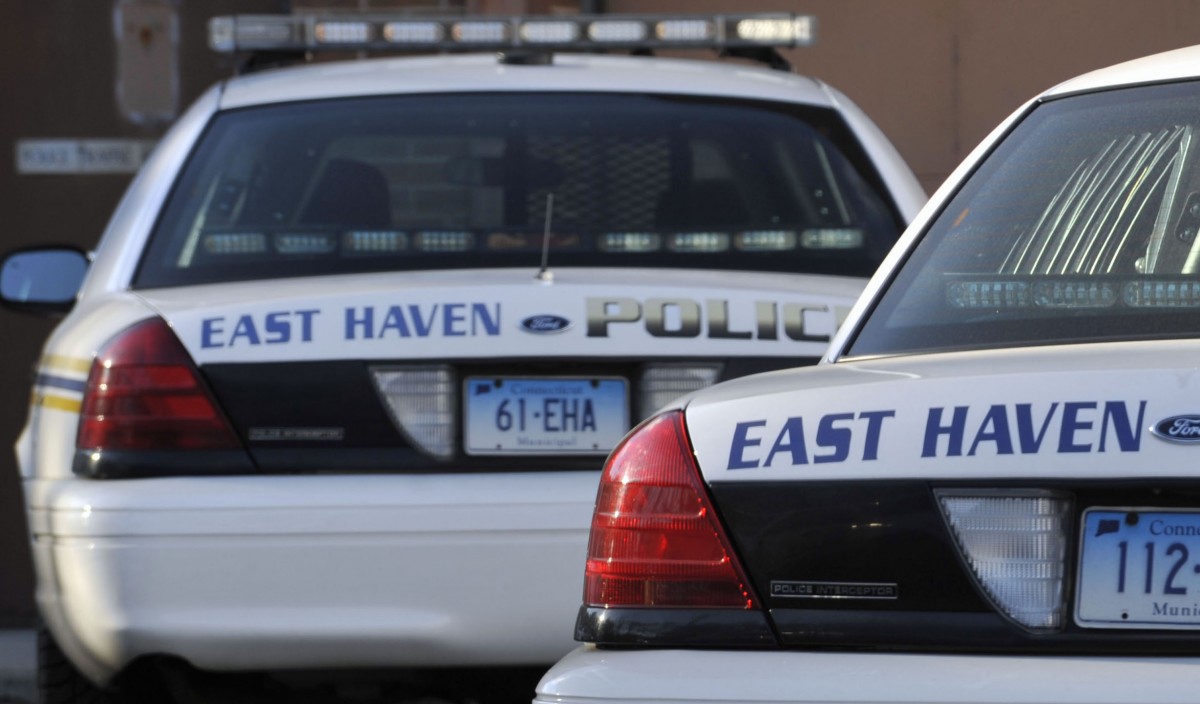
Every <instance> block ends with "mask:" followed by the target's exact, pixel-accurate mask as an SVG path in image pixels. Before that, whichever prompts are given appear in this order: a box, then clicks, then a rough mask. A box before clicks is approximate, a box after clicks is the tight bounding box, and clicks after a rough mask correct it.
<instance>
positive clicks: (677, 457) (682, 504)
mask: <svg viewBox="0 0 1200 704" xmlns="http://www.w3.org/2000/svg"><path fill="white" fill-rule="evenodd" d="M583 599H584V602H585V603H586V604H587V605H588V606H653V607H670V606H686V607H735V608H742V609H752V608H756V606H755V601H754V597H753V595H752V593H751V590H750V584H749V581H748V580H747V579H746V576H745V574H744V573H743V571H742V569H741V566H740V565H738V564H737V561H736V560H735V558H734V557H733V550H732V548H731V547H730V544H729V541H728V540H727V539H726V537H725V532H724V530H723V529H722V528H721V524H720V523H719V522H718V521H717V520H716V516H715V514H714V512H713V509H712V505H711V503H710V502H709V500H708V495H707V494H706V492H705V490H704V485H703V483H702V482H701V480H700V472H699V469H698V468H697V467H696V464H695V461H694V460H693V459H692V451H691V447H690V446H689V444H688V441H687V437H686V435H685V433H684V429H683V413H681V412H678V411H676V412H672V413H667V414H664V415H661V416H658V417H657V418H654V419H653V420H650V421H649V422H647V423H646V424H645V425H643V426H642V427H641V428H640V429H639V430H638V431H637V432H636V433H634V434H632V435H630V436H629V437H628V438H626V439H625V440H624V441H623V442H622V443H621V444H620V445H619V446H618V447H617V449H616V450H614V451H613V453H612V456H611V457H609V460H608V463H607V464H606V465H605V467H604V473H603V475H602V476H601V478H600V491H599V494H598V495H597V498H596V512H595V514H594V515H593V517H592V536H591V540H590V542H589V544H588V558H587V568H586V571H585V574H584V594H583Z"/></svg>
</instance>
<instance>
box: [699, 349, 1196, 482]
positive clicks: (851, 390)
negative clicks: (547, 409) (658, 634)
mask: <svg viewBox="0 0 1200 704" xmlns="http://www.w3.org/2000/svg"><path fill="white" fill-rule="evenodd" d="M1192 354H1200V343H1197V342H1194V341H1181V342H1174V343H1159V342H1136V343H1112V344H1107V345H1100V344H1098V345H1093V346H1089V348H1088V350H1087V352H1086V353H1083V354H1081V349H1080V348H1079V346H1073V347H1059V348H1055V347H1040V348H1030V349H1017V350H1002V351H989V352H958V353H947V354H938V355H933V354H927V355H920V356H914V357H896V358H891V359H880V360H873V361H862V362H842V363H839V364H836V365H832V366H821V367H817V368H810V369H795V370H785V371H780V372H773V373H768V374H761V375H756V376H753V377H746V378H745V379H740V380H739V379H734V380H732V381H730V382H727V383H725V384H721V385H719V386H717V387H714V388H713V389H712V390H711V391H710V392H709V393H704V394H701V395H700V397H699V398H696V399H695V400H693V401H692V402H691V403H689V404H688V405H687V408H686V413H687V424H688V426H689V427H690V428H702V429H703V431H704V432H702V433H699V434H698V435H696V436H694V437H693V438H692V442H693V444H694V446H695V451H696V456H697V459H698V460H699V464H700V467H701V471H702V472H703V473H704V478H705V480H706V481H708V482H723V481H738V482H748V481H750V482H752V481H780V480H784V481H814V480H830V479H847V480H852V479H853V480H858V479H913V478H930V479H971V478H979V477H988V478H995V479H997V480H1004V479H1025V478H1029V479H1048V478H1052V477H1053V478H1079V477H1127V476H1129V474H1130V470H1131V466H1133V467H1138V468H1140V469H1138V471H1139V472H1141V473H1144V474H1145V475H1146V476H1155V477H1191V476H1194V475H1195V472H1196V465H1195V452H1194V448H1190V447H1187V446H1186V445H1181V444H1177V443H1172V442H1168V441H1164V440H1162V439H1161V438H1157V437H1154V436H1153V434H1152V433H1151V432H1150V426H1152V425H1154V424H1155V423H1157V422H1158V421H1161V420H1163V419H1165V418H1169V417H1172V416H1177V415H1181V414H1187V413H1194V412H1195V410H1196V402H1195V399H1196V397H1197V395H1198V394H1200V375H1197V374H1180V372H1179V360H1180V358H1182V357H1187V356H1189V355H1192ZM956 409H963V410H962V411H961V412H962V414H963V415H962V417H961V420H958V419H956ZM798 418H803V420H802V421H797V420H795V419H798ZM789 422H790V423H791V425H789ZM797 434H801V435H803V439H802V440H797V439H796V435H797ZM1049 458H1053V461H1052V462H1049V461H1048V459H1049ZM1047 465H1050V466H1052V467H1053V468H1052V469H1048V468H1047Z"/></svg>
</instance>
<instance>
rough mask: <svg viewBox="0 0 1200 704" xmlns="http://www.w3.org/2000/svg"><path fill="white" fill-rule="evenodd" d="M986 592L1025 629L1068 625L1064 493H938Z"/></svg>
mask: <svg viewBox="0 0 1200 704" xmlns="http://www.w3.org/2000/svg"><path fill="white" fill-rule="evenodd" d="M937 497H938V501H939V502H940V503H941V507H942V511H943V513H944V514H945V516H946V520H947V522H948V523H949V524H950V527H951V529H952V532H953V533H954V537H955V539H956V540H957V541H958V546H959V548H960V549H961V550H962V553H963V556H964V557H965V558H966V561H967V563H968V564H970V565H971V569H972V570H973V571H974V573H975V576H976V578H978V580H979V583H980V585H982V587H983V589H984V591H986V592H987V593H988V595H989V596H990V597H991V598H992V601H994V602H995V604H996V606H997V607H998V608H999V609H1000V610H1001V611H1002V612H1003V613H1004V614H1005V615H1007V616H1008V617H1009V618H1011V619H1012V620H1013V621H1016V622H1017V623H1019V624H1021V625H1022V626H1025V627H1026V628H1034V629H1052V628H1059V627H1060V626H1062V624H1063V612H1064V597H1063V588H1064V575H1065V574H1066V566H1065V559H1066V554H1067V520H1068V519H1067V516H1068V513H1069V510H1070V502H1069V501H1068V500H1067V499H1066V498H1065V497H1063V496H1060V495H1057V494H1052V493H1048V492H1034V491H1019V490H1014V491H1003V490H993V491H976V492H969V491H959V490H942V491H939V492H937Z"/></svg>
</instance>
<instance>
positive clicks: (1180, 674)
mask: <svg viewBox="0 0 1200 704" xmlns="http://www.w3.org/2000/svg"><path fill="white" fill-rule="evenodd" d="M1198 665H1200V661H1198V660H1196V659H1195V658H1133V657H1103V658H1095V657H1093V658H1084V657H1045V656H1043V657H1032V656H1021V655H1012V656H1000V655H990V656H979V655H974V656H973V655H940V654H939V655H934V654H911V653H857V652H763V651H759V652H745V651H743V652H732V651H682V650H649V651H646V650H643V651H632V652H631V651H620V650H598V649H595V648H590V647H582V648H578V649H576V650H575V651H573V652H572V653H571V654H570V655H568V656H567V657H565V658H563V659H562V660H561V661H559V663H558V664H557V665H555V666H554V667H553V668H552V669H551V670H550V671H549V672H547V673H546V676H545V677H543V678H542V681H541V682H540V683H539V684H538V694H537V697H535V698H534V702H535V703H536V704H666V703H667V702H671V703H674V702H690V703H692V704H725V703H727V702H773V703H774V702H796V703H797V704H964V703H965V702H1011V703H1012V704H1045V702H1056V703H1057V704H1116V703H1117V702H1140V703H1142V704H1184V703H1185V702H1192V701H1195V686H1194V685H1195V672H1196V667H1197V666H1198ZM683 673H686V675H684V674H683Z"/></svg>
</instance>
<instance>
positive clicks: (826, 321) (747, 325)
mask: <svg viewBox="0 0 1200 704" xmlns="http://www.w3.org/2000/svg"><path fill="white" fill-rule="evenodd" d="M737 312H738V313H739V314H740V315H741V317H740V318H739V319H738V320H737V321H736V322H734V321H733V320H731V312H730V302H729V301H725V300H719V299H706V300H704V301H696V300H692V299H690V298H648V299H646V300H645V301H644V302H639V301H637V300H635V299H633V298H622V297H612V298H589V299H587V319H588V322H587V335H588V337H608V336H609V329H610V326H612V325H622V324H629V323H637V322H639V321H640V322H641V323H642V325H643V326H644V327H645V329H646V332H648V333H650V335H652V336H654V337H680V338H692V337H700V336H701V335H703V336H704V337H707V338H709V339H714V340H778V339H779V333H780V327H782V329H783V334H784V336H786V337H787V338H788V339H790V340H796V341H800V342H829V339H830V336H831V335H832V334H833V331H834V330H835V329H836V328H837V325H839V324H840V323H841V321H842V320H843V319H844V318H845V316H846V314H847V312H848V309H842V308H838V309H836V310H834V311H830V308H829V306H826V305H820V304H803V303H785V304H783V306H782V307H780V306H779V305H778V304H777V303H775V302H774V301H756V302H754V303H753V304H745V305H743V306H741V308H740V309H739V310H738V311H737ZM781 324H782V325H781Z"/></svg>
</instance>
